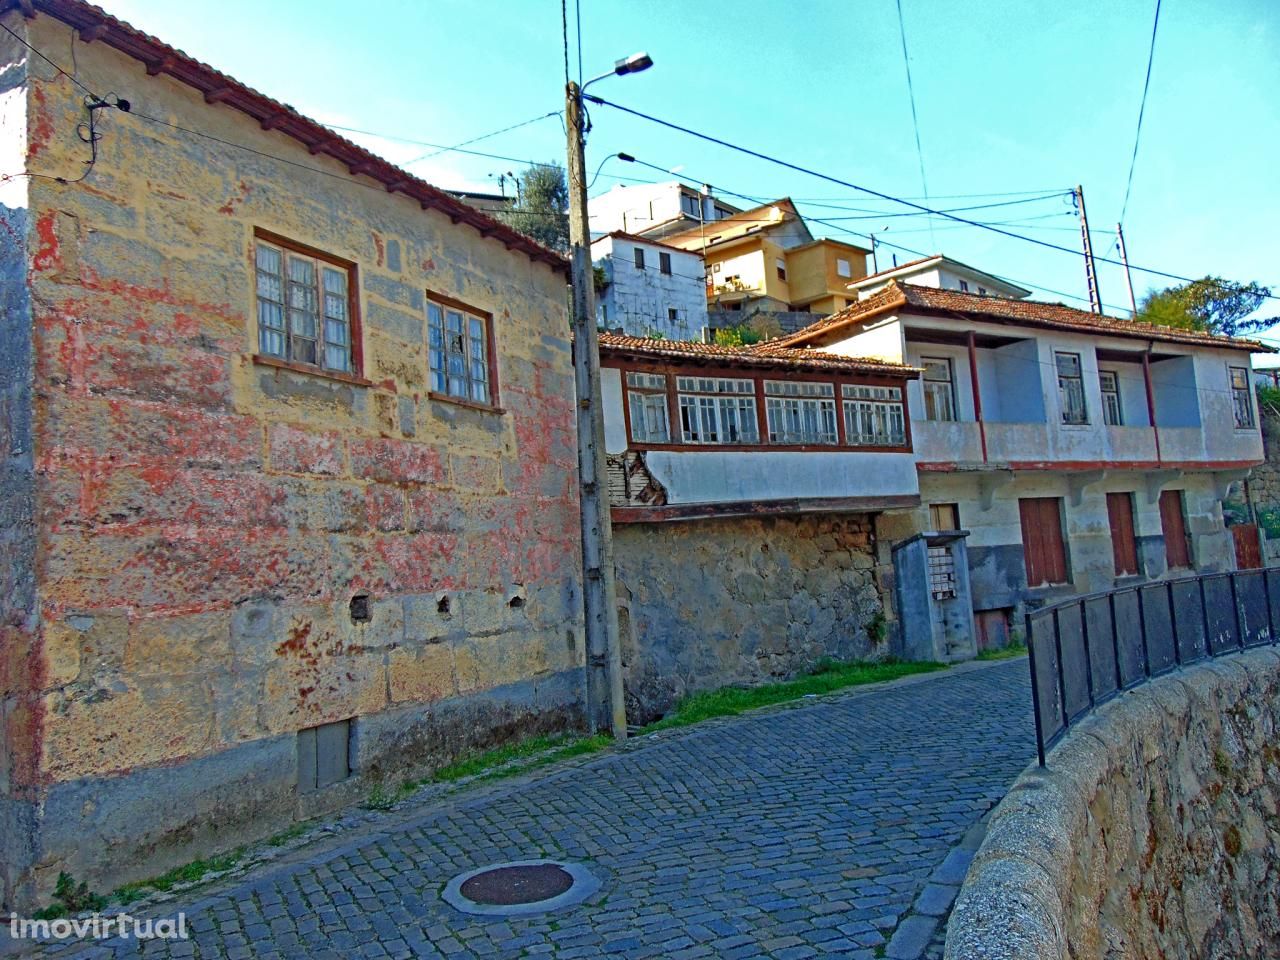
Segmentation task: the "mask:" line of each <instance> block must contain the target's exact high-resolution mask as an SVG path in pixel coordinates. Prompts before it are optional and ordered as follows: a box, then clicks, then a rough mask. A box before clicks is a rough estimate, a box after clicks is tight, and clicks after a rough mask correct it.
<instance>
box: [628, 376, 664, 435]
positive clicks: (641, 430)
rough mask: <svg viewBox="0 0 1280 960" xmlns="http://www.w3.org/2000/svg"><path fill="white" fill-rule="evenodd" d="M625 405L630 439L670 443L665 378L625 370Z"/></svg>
mask: <svg viewBox="0 0 1280 960" xmlns="http://www.w3.org/2000/svg"><path fill="white" fill-rule="evenodd" d="M627 407H628V411H627V412H628V414H629V415H630V418H631V439H632V440H633V441H634V442H636V443H670V442H671V418H670V416H669V415H668V412H667V378H666V377H665V376H664V375H662V374H660V373H638V372H636V371H628V372H627Z"/></svg>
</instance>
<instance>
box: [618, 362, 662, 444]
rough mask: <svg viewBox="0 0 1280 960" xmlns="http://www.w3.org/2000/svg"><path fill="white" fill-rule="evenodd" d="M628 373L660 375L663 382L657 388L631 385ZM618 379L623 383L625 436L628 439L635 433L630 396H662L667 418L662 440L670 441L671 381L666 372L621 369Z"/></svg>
mask: <svg viewBox="0 0 1280 960" xmlns="http://www.w3.org/2000/svg"><path fill="white" fill-rule="evenodd" d="M630 373H637V374H644V375H646V376H655V377H658V376H660V377H662V378H663V384H662V387H661V388H658V387H649V386H645V387H637V386H634V385H632V384H631V383H630V382H629V377H628V374H630ZM620 379H621V380H622V385H623V402H622V408H623V409H622V412H623V417H624V419H625V420H626V425H627V437H628V439H630V438H631V437H632V436H633V435H634V434H635V428H634V425H633V422H632V418H631V398H632V397H633V396H637V397H661V398H662V405H663V412H664V413H666V418H667V440H666V441H663V442H670V440H671V382H670V377H668V376H667V375H666V374H660V373H650V372H649V371H647V370H623V371H622V376H621V378H620ZM645 442H646V443H649V442H650V441H645Z"/></svg>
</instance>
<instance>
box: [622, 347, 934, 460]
mask: <svg viewBox="0 0 1280 960" xmlns="http://www.w3.org/2000/svg"><path fill="white" fill-rule="evenodd" d="M602 366H604V368H605V369H612V370H617V371H618V372H619V379H620V380H621V381H622V408H623V414H624V416H623V423H624V425H625V426H626V428H627V449H629V450H646V451H647V450H663V451H671V452H679V451H685V452H696V451H708V450H715V451H720V452H724V451H755V452H760V451H770V450H773V451H785V452H788V453H795V452H805V453H810V452H823V453H831V452H833V451H836V452H844V453H854V452H856V453H910V452H911V442H912V438H911V412H910V409H909V408H908V405H907V392H906V388H907V381H906V379H905V378H898V377H879V376H875V375H874V374H869V375H857V374H853V375H850V374H844V375H831V374H821V373H810V372H807V371H800V370H796V371H792V370H761V369H759V368H757V367H749V366H743V365H735V364H723V365H719V364H718V365H715V366H711V365H706V364H697V365H694V364H680V363H664V362H660V361H648V360H645V361H641V360H626V361H621V362H610V363H608V364H602ZM628 371H636V372H640V373H660V374H664V375H665V376H666V377H667V413H668V414H669V416H670V417H671V425H670V428H669V431H668V434H669V436H672V437H679V436H681V435H682V434H681V427H680V419H679V416H680V415H679V401H678V399H677V394H678V390H677V389H676V378H677V377H679V376H694V377H713V378H727V379H734V380H739V379H746V380H753V381H755V392H754V393H753V394H742V396H752V397H754V399H755V405H756V429H757V433H758V436H759V437H760V442H759V443H753V444H731V443H706V444H704V443H638V442H636V439H635V437H634V436H633V435H632V433H631V416H630V410H631V400H630V397H629V395H628V389H627V372H628ZM766 380H802V381H806V382H817V383H830V384H832V389H833V391H834V393H833V400H834V401H835V402H836V403H837V404H839V402H840V400H841V398H842V391H841V387H843V386H844V385H845V384H851V385H855V386H871V387H897V388H898V389H899V390H901V391H902V415H903V432H904V435H905V442H904V443H903V444H902V445H901V446H893V447H875V446H851V445H849V444H848V443H847V441H846V438H845V425H844V416H843V408H841V407H840V406H837V408H836V431H837V438H836V443H835V444H828V443H822V444H794V443H786V444H783V443H770V442H769V439H768V438H769V425H768V420H767V417H766V413H765V392H764V381H766Z"/></svg>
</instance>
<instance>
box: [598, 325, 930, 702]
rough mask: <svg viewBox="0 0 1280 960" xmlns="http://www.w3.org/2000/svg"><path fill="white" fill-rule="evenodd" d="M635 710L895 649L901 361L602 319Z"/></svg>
mask: <svg viewBox="0 0 1280 960" xmlns="http://www.w3.org/2000/svg"><path fill="white" fill-rule="evenodd" d="M600 365H601V371H600V374H601V376H600V379H601V388H602V393H603V400H604V427H605V445H606V451H607V455H608V459H609V478H610V499H611V503H612V517H613V525H614V533H613V536H614V556H615V564H616V568H617V590H618V598H619V599H618V603H619V609H620V611H621V614H620V629H621V632H622V636H623V649H624V661H625V665H626V670H627V673H628V678H627V691H628V698H629V704H628V716H630V717H632V719H633V720H634V719H635V717H637V716H638V717H641V718H644V717H646V716H653V715H660V714H661V712H662V711H663V710H665V709H666V707H667V706H669V705H670V703H672V702H673V701H674V700H675V699H676V698H678V697H679V696H681V695H683V694H684V693H687V692H689V691H691V690H698V689H704V688H707V687H713V686H718V685H723V684H726V683H749V682H758V681H760V680H764V679H768V678H771V677H783V676H788V675H790V674H792V673H794V671H796V670H797V669H801V668H803V667H804V666H806V665H809V664H812V663H813V662H814V660H815V659H817V658H818V657H823V656H829V657H836V658H841V659H848V658H851V657H865V656H869V655H873V654H876V653H881V652H885V651H887V650H888V643H889V638H890V636H891V634H892V623H891V621H892V619H893V616H894V604H893V597H892V579H893V577H892V568H891V564H892V559H891V557H890V554H889V544H890V543H891V542H892V541H894V540H896V539H898V537H899V533H898V530H899V527H900V522H899V521H900V518H901V517H902V516H904V515H909V513H910V512H911V511H912V510H914V509H915V508H916V507H918V505H919V503H920V499H919V486H918V484H919V481H918V476H917V472H916V466H915V459H914V456H913V453H912V442H913V438H912V435H911V421H910V418H909V416H908V413H907V391H908V387H909V385H910V384H911V383H913V382H914V380H915V379H916V378H917V377H918V376H919V371H918V370H917V369H915V368H913V367H911V366H909V365H906V364H903V363H901V362H895V361H885V360H879V359H859V358H853V357H846V356H841V355H839V354H835V353H827V352H823V351H816V350H808V349H802V348H800V349H797V348H789V347H773V346H771V345H761V346H760V347H757V348H753V349H748V348H743V347H727V346H719V345H714V344H705V343H698V342H683V341H672V340H662V339H652V338H644V337H631V336H623V335H617V334H607V333H606V334H601V336H600Z"/></svg>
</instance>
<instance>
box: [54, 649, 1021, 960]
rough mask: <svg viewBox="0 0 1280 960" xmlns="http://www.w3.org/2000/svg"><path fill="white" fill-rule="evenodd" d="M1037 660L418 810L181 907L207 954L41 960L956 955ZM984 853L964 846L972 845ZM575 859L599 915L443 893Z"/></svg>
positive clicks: (930, 679) (660, 740)
mask: <svg viewBox="0 0 1280 960" xmlns="http://www.w3.org/2000/svg"><path fill="white" fill-rule="evenodd" d="M1029 687H1030V684H1029V681H1028V672H1027V666H1026V662H1025V661H1024V660H1021V659H1017V660H1010V661H1004V662H999V663H993V664H983V665H980V666H976V667H973V668H968V669H956V670H951V671H946V672H943V673H938V674H934V675H929V676H925V677H919V678H912V679H911V680H910V681H908V682H903V683H895V684H889V685H885V686H881V687H876V688H867V689H862V690H858V691H855V692H851V693H849V694H845V695H841V696H836V697H828V698H821V699H817V700H808V701H804V702H803V703H801V704H797V705H792V706H787V707H781V708H777V709H772V710H768V711H760V712H755V713H751V714H745V715H742V716H739V717H735V718H726V719H722V720H716V721H711V722H707V723H703V724H700V725H698V726H695V727H690V728H686V729H679V730H673V731H666V732H663V733H661V734H658V735H654V736H648V737H644V738H637V740H636V741H634V742H633V743H631V744H629V745H628V746H626V747H624V748H623V749H620V750H612V751H609V752H606V753H604V754H601V755H599V756H596V757H591V758H587V759H585V760H581V761H577V762H572V763H569V764H562V765H559V766H555V767H551V768H548V769H546V770H543V771H539V772H537V773H533V774H525V775H522V776H520V777H516V778H512V779H510V780H507V781H495V782H491V783H480V784H476V785H473V786H470V787H467V788H464V789H462V790H459V791H455V792H453V793H449V794H446V795H444V796H436V797H432V796H426V797H425V798H424V799H422V800H421V801H419V802H418V803H417V805H416V806H415V805H414V804H415V802H414V801H413V800H410V801H407V803H406V804H403V805H401V807H400V808H398V809H397V810H395V811H392V812H391V813H389V814H387V815H385V817H384V818H372V819H368V820H366V821H360V822H357V823H355V824H354V825H352V826H350V827H349V828H347V829H344V830H343V831H342V832H340V833H338V834H336V835H335V836H333V837H331V838H329V839H327V840H321V841H317V842H316V843H315V844H314V845H313V847H312V848H303V849H302V850H301V851H300V852H299V851H295V852H294V853H293V855H291V856H284V857H281V858H279V859H277V860H273V861H268V862H266V863H264V864H261V865H259V866H257V867H255V868H253V870H252V871H251V872H250V873H249V874H247V875H245V876H242V877H239V878H224V879H223V880H221V881H218V882H217V883H215V884H214V885H213V886H211V887H207V888H205V889H202V890H196V891H194V892H187V893H183V894H176V895H175V896H174V898H173V899H172V900H169V901H167V902H164V903H161V904H157V905H155V906H153V907H149V908H146V912H144V913H143V914H142V915H144V916H147V915H149V916H155V917H172V916H173V915H175V914H176V913H177V912H179V911H182V912H184V913H185V914H186V916H187V920H188V924H189V927H190V929H191V930H192V932H193V933H194V934H198V935H197V936H194V937H193V939H191V940H189V941H186V942H180V941H151V942H148V943H145V944H143V943H138V942H136V941H119V940H113V941H107V942H105V943H101V944H96V945H93V944H79V945H65V944H64V945H53V944H50V945H45V946H42V947H39V948H37V949H36V951H35V952H36V953H37V954H39V955H42V956H49V957H66V956H76V957H91V956H93V957H97V956H101V957H113V958H120V957H134V956H142V957H147V958H150V957H156V958H160V960H173V958H179V957H199V958H206V957H219V958H223V957H227V958H235V957H239V956H252V957H255V958H259V960H266V958H270V957H311V958H317V957H329V956H333V957H342V958H344V960H349V958H352V957H376V958H383V957H402V956H403V957H415V958H421V957H450V958H465V957H504V958H505V957H518V956H521V955H527V956H539V957H558V958H563V960H569V958H570V957H574V956H584V957H586V956H600V955H605V954H611V955H615V956H626V957H628V958H631V957H637V958H638V957H644V956H652V957H689V958H699V957H724V958H747V957H754V956H772V957H796V958H802V957H812V956H819V955H821V956H841V957H854V958H857V957H872V956H875V955H876V954H878V953H882V954H883V955H884V956H887V957H889V958H892V960H917V958H920V957H922V956H923V957H936V956H940V955H941V943H942V936H943V934H944V931H945V913H946V911H947V910H948V909H949V907H950V903H951V900H952V899H953V898H954V895H955V890H956V886H957V885H958V884H959V883H960V881H961V880H962V879H963V876H964V872H965V870H967V869H968V865H969V862H970V860H971V859H972V856H973V849H974V845H973V844H972V842H970V843H969V844H968V845H967V846H965V847H963V848H962V843H963V842H964V841H965V837H966V834H967V832H968V831H970V828H971V827H973V826H974V825H975V824H976V823H977V822H978V821H979V820H980V818H982V817H983V815H984V814H985V813H986V812H987V811H988V810H989V809H990V808H991V807H992V806H993V805H994V804H995V802H996V801H998V800H999V799H1000V797H1001V796H1003V795H1004V792H1005V790H1006V789H1007V788H1008V786H1009V784H1010V783H1012V781H1013V780H1014V779H1015V778H1016V776H1017V775H1018V773H1019V772H1020V771H1021V770H1022V769H1023V767H1025V766H1026V765H1027V763H1028V762H1029V761H1031V760H1032V759H1033V756H1034V745H1035V740H1034V729H1033V725H1032V718H1031V709H1030V692H1029ZM970 839H972V838H970ZM543 856H545V857H551V858H556V859H563V860H569V861H576V862H580V863H582V864H583V865H585V866H586V867H587V868H588V869H590V870H591V871H592V872H593V873H595V874H596V875H597V876H598V877H599V878H600V880H601V881H602V887H601V890H600V891H599V893H597V894H596V895H595V896H593V897H591V898H590V899H589V900H588V901H587V902H586V903H581V904H578V905H576V906H572V907H566V908H564V909H562V910H560V911H557V912H555V913H552V914H544V915H537V916H524V917H507V918H501V919H495V918H490V917H478V916H471V915H467V914H463V913H460V912H459V911H457V910H455V909H454V908H453V907H451V906H449V905H448V904H446V903H445V902H444V901H443V900H442V899H441V896H440V893H441V891H442V889H443V888H444V886H445V884H446V883H447V882H448V881H449V880H450V879H451V878H452V877H454V876H456V875H457V874H459V873H461V872H463V871H465V870H470V869H474V868H476V867H480V866H484V865H486V864H488V863H495V862H501V861H506V860H522V859H530V858H534V857H543Z"/></svg>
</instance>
